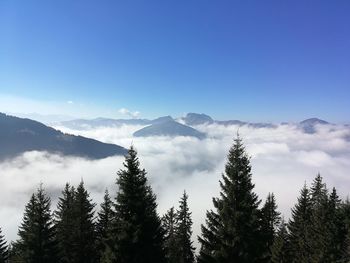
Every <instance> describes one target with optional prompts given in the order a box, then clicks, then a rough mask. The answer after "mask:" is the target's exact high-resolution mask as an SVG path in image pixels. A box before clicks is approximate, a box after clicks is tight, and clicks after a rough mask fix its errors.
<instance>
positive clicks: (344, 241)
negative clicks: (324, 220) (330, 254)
mask: <svg viewBox="0 0 350 263" xmlns="http://www.w3.org/2000/svg"><path fill="white" fill-rule="evenodd" d="M339 217H340V224H339V225H338V231H339V239H340V240H341V241H340V243H341V245H340V246H341V259H342V261H340V262H348V261H350V200H349V198H347V199H346V200H345V201H344V202H343V203H342V204H341V205H340V208H339Z"/></svg>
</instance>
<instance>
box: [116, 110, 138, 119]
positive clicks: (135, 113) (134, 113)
mask: <svg viewBox="0 0 350 263" xmlns="http://www.w3.org/2000/svg"><path fill="white" fill-rule="evenodd" d="M118 112H119V113H121V114H123V115H127V116H129V117H131V118H138V117H139V116H140V112H139V111H130V110H128V109H126V108H121V109H119V111H118Z"/></svg>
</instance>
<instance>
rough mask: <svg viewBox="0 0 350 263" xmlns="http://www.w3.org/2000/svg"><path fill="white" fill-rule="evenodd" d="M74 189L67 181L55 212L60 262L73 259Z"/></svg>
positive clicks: (74, 225) (65, 262)
mask: <svg viewBox="0 0 350 263" xmlns="http://www.w3.org/2000/svg"><path fill="white" fill-rule="evenodd" d="M74 196H75V189H74V187H73V186H70V185H69V184H68V183H67V184H66V185H65V188H64V190H63V191H62V197H60V198H59V200H58V204H57V210H56V212H55V224H56V229H57V241H58V246H59V250H60V262H62V263H69V262H73V260H74V235H73V233H74V232H75V227H76V224H75V219H76V218H75V214H74V206H73V205H74Z"/></svg>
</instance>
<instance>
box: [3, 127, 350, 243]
mask: <svg viewBox="0 0 350 263" xmlns="http://www.w3.org/2000/svg"><path fill="white" fill-rule="evenodd" d="M56 128H59V129H61V130H62V131H63V132H67V133H72V134H79V135H83V136H87V137H91V138H95V139H98V140H101V141H104V142H108V143H116V144H119V145H122V146H124V147H129V146H130V145H131V144H133V145H134V146H135V147H136V148H137V150H138V152H139V157H140V161H141V165H142V167H144V168H145V169H146V171H147V172H148V176H149V180H150V183H151V185H152V187H153V189H154V191H155V193H156V194H157V198H158V203H159V213H160V214H163V213H165V211H166V210H168V209H169V208H170V207H171V206H177V202H178V200H179V198H180V196H181V194H182V192H183V190H185V189H186V191H187V192H188V194H189V202H190V203H189V205H190V208H191V210H192V212H193V221H194V236H193V237H194V240H195V244H197V241H196V236H197V235H199V234H200V224H201V223H203V222H204V219H205V212H206V210H207V209H210V208H212V202H211V199H212V197H214V196H218V194H219V190H220V189H219V184H218V181H219V180H220V179H221V173H222V172H223V171H224V165H225V162H226V154H227V152H228V150H229V148H230V146H231V145H232V142H233V138H234V137H235V135H236V134H237V131H238V130H239V133H240V135H241V137H242V138H243V140H244V143H245V145H246V149H247V152H248V153H249V155H250V156H251V157H252V159H251V162H252V167H253V181H254V183H255V185H256V187H255V191H256V192H257V193H258V195H259V196H260V198H261V199H263V200H264V199H265V197H266V196H267V194H268V193H269V192H274V193H275V195H276V198H277V201H278V204H279V210H280V211H281V212H282V213H283V214H284V216H285V217H286V218H288V217H289V215H290V208H291V207H292V206H293V205H294V203H295V201H296V198H297V196H298V194H299V190H300V189H301V187H302V185H303V184H304V182H307V183H308V184H310V183H311V181H312V180H313V178H314V177H315V175H316V174H317V173H318V172H320V173H321V175H322V176H323V177H324V179H325V181H326V183H327V185H328V186H329V187H333V186H335V187H336V188H337V189H338V191H339V193H340V195H341V196H342V197H346V196H347V195H348V193H349V188H348V186H349V185H350V177H349V171H350V161H349V160H350V143H349V141H346V139H345V138H346V136H348V135H349V134H348V132H349V131H348V129H346V128H344V127H334V126H322V127H318V129H317V133H315V134H305V133H303V132H302V131H300V130H299V129H297V128H296V127H295V126H293V125H279V126H277V128H275V129H270V128H260V129H256V128H252V127H247V126H243V127H238V126H222V125H216V124H212V125H203V126H198V127H196V128H198V129H199V130H200V131H202V132H205V133H207V134H208V135H209V136H208V138H207V139H205V140H198V139H195V138H189V137H175V138H169V137H149V138H142V137H137V138H133V137H132V133H133V132H134V131H136V130H138V129H140V126H126V125H123V126H121V127H113V128H110V127H103V128H98V129H92V130H79V131H77V130H70V129H67V128H65V127H56ZM122 162H123V158H122V157H111V158H106V159H103V160H98V161H91V160H86V159H82V158H72V157H62V156H57V155H52V154H48V153H43V152H28V153H25V154H23V155H22V156H19V157H18V158H16V159H13V160H10V161H7V162H3V163H0V185H1V188H2V189H1V192H0V207H1V209H0V226H1V227H2V228H3V230H4V233H5V234H6V237H7V239H9V240H14V239H15V238H16V234H17V230H18V226H19V224H20V222H21V219H22V215H23V210H24V206H25V204H26V202H27V201H28V200H29V197H30V194H31V193H32V192H33V191H35V189H36V188H37V187H38V185H39V184H40V183H41V182H42V183H43V184H44V186H45V187H46V189H47V191H48V192H49V194H50V196H51V197H52V202H53V208H54V207H55V206H56V202H57V198H58V196H59V195H60V192H61V190H62V189H63V187H64V184H65V183H66V182H70V183H72V184H74V185H76V184H78V183H79V182H80V180H81V179H83V180H84V182H85V184H86V186H87V188H88V190H89V191H90V192H91V197H92V198H93V200H94V201H95V202H96V203H98V205H97V207H96V209H98V207H99V203H100V202H101V201H102V199H103V192H104V190H105V188H108V189H109V190H110V192H111V194H112V195H115V193H116V191H117V187H116V185H115V180H116V172H117V171H118V170H119V169H120V168H121V167H122Z"/></svg>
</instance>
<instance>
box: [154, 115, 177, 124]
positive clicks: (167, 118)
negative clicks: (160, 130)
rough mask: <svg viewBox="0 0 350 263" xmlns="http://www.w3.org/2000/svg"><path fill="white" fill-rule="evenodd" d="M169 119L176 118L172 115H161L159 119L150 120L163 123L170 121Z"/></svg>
mask: <svg viewBox="0 0 350 263" xmlns="http://www.w3.org/2000/svg"><path fill="white" fill-rule="evenodd" d="M169 121H174V119H173V118H172V117H171V116H164V117H159V118H157V119H154V120H152V121H150V123H151V124H161V123H164V122H169Z"/></svg>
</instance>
